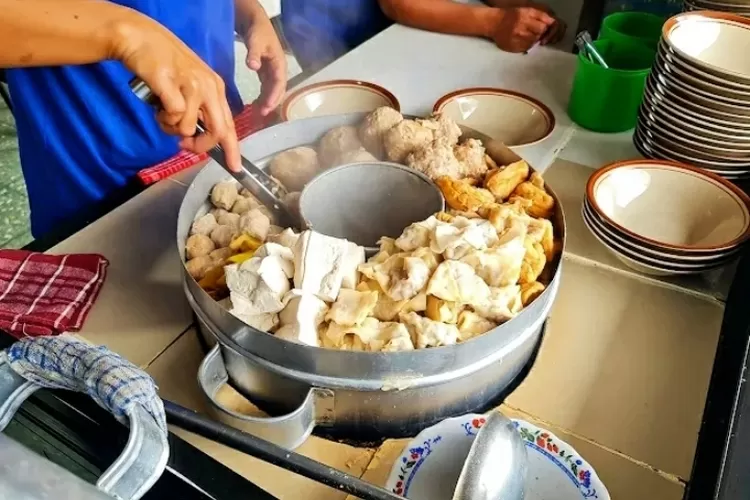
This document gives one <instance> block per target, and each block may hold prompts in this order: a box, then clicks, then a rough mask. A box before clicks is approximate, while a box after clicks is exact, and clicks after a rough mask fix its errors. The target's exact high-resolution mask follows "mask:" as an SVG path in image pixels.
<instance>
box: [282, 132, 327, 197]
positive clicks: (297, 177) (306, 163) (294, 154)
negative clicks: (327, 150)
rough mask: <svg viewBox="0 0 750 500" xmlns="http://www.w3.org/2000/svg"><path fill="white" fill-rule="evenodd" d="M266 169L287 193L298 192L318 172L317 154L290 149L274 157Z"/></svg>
mask: <svg viewBox="0 0 750 500" xmlns="http://www.w3.org/2000/svg"><path fill="white" fill-rule="evenodd" d="M334 130H335V129H334ZM327 136H328V134H326V136H324V139H325V137H327ZM321 144H322V141H321ZM321 147H322V146H321ZM268 169H269V171H270V172H271V175H272V176H274V177H275V178H276V179H277V180H278V181H279V182H281V183H282V184H283V185H284V187H286V189H287V191H300V190H302V188H303V187H304V186H305V184H307V183H308V181H309V180H310V179H312V178H313V177H314V176H315V174H317V173H318V172H319V171H320V167H319V165H318V153H316V152H315V150H314V149H313V148H308V147H305V146H302V147H299V148H292V149H289V150H287V151H284V152H282V153H279V154H277V155H276V156H274V157H273V160H271V164H270V165H269V167H268Z"/></svg>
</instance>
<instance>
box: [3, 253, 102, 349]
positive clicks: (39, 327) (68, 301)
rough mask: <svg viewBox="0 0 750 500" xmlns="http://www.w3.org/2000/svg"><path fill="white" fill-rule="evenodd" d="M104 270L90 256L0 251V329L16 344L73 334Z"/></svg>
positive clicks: (96, 258) (97, 257)
mask: <svg viewBox="0 0 750 500" xmlns="http://www.w3.org/2000/svg"><path fill="white" fill-rule="evenodd" d="M108 265H109V262H108V261H107V259H105V258H104V257H102V256H101V255H95V254H80V255H47V254H42V253H33V252H27V251H25V250H0V330H5V331H6V332H8V333H10V334H11V335H13V336H14V337H16V338H19V339H20V338H23V337H36V336H40V335H56V334H59V333H63V332H77V331H78V330H80V329H81V325H83V321H84V320H85V319H86V315H87V314H88V312H89V310H90V309H91V306H92V304H93V303H94V300H96V297H97V295H99V290H101V288H102V284H103V283H104V277H105V276H106V274H107V266H108Z"/></svg>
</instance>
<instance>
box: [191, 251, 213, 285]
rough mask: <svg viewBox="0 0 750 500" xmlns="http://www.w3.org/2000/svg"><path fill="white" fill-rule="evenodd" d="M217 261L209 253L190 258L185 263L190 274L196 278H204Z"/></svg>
mask: <svg viewBox="0 0 750 500" xmlns="http://www.w3.org/2000/svg"><path fill="white" fill-rule="evenodd" d="M215 265H216V263H215V262H214V260H213V259H211V257H209V256H208V255H201V256H200V257H195V258H193V259H190V260H189V261H187V262H186V263H185V268H186V269H187V272H188V274H189V275H190V276H192V277H193V279H195V280H198V281H200V280H202V279H203V277H204V276H205V275H206V273H207V272H208V271H210V270H211V269H212V268H213V267H214V266H215Z"/></svg>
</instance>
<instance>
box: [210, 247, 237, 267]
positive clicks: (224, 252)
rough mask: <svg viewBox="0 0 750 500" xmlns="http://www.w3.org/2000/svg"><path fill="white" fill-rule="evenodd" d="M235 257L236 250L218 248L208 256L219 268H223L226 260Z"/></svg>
mask: <svg viewBox="0 0 750 500" xmlns="http://www.w3.org/2000/svg"><path fill="white" fill-rule="evenodd" d="M232 255H234V250H232V249H231V248H228V247H227V248H217V249H216V250H214V251H213V252H211V253H210V254H208V256H209V257H211V260H212V261H213V262H214V264H216V265H217V266H223V265H224V263H225V262H226V260H227V259H228V258H229V257H231V256H232Z"/></svg>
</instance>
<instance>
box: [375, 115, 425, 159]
mask: <svg viewBox="0 0 750 500" xmlns="http://www.w3.org/2000/svg"><path fill="white" fill-rule="evenodd" d="M432 139H433V131H432V130H430V129H429V128H427V127H425V126H423V125H420V124H419V123H417V122H415V121H414V120H402V121H401V122H400V123H398V124H396V125H395V126H394V127H392V128H391V129H390V130H388V131H387V132H386V133H385V134H383V147H384V148H385V153H386V155H387V156H388V159H390V160H391V161H395V162H397V163H403V162H404V159H405V158H406V156H407V155H408V154H409V153H411V152H412V151H414V150H415V149H418V148H420V147H422V146H425V145H427V144H429V143H430V142H432Z"/></svg>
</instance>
